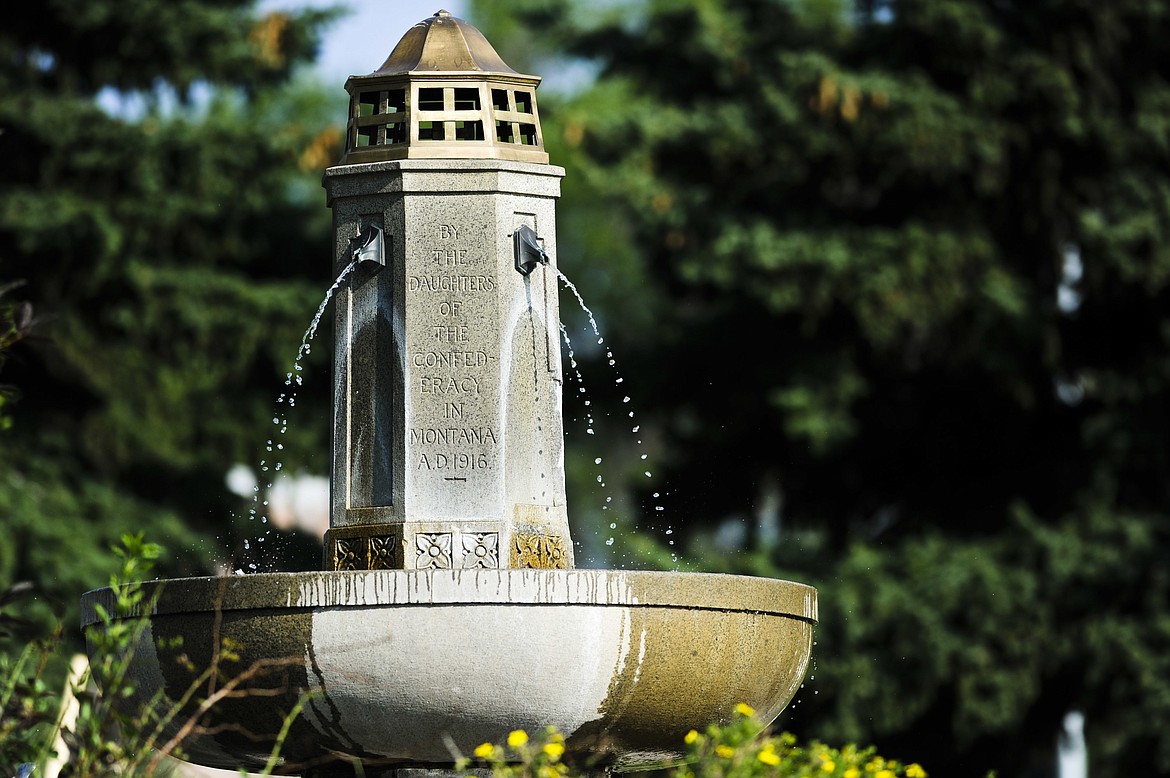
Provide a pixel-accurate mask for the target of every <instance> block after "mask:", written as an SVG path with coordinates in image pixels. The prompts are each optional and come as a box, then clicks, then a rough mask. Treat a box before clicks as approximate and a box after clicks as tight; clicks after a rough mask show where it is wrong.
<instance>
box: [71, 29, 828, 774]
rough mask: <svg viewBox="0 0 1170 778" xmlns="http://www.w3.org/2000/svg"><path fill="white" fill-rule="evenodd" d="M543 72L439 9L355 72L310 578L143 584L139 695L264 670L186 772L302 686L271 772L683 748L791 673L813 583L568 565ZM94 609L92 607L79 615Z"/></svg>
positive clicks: (443, 765)
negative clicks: (561, 749)
mask: <svg viewBox="0 0 1170 778" xmlns="http://www.w3.org/2000/svg"><path fill="white" fill-rule="evenodd" d="M539 81H540V79H539V78H538V77H536V76H530V75H524V74H521V73H517V72H516V71H514V70H512V69H511V68H510V67H508V65H507V64H506V63H505V62H504V61H503V59H501V58H500V56H499V55H498V54H497V53H496V51H495V50H494V49H493V48H492V46H491V44H490V43H488V42H487V40H486V39H485V38H484V37H483V35H482V34H481V33H480V32H479V31H478V30H476V29H475V28H474V27H472V26H471V25H470V24H468V23H467V22H465V21H463V20H460V19H457V18H455V17H452V16H451V15H450V14H448V13H447V12H445V11H440V12H438V13H437V14H435V15H434V16H433V17H431V18H429V19H427V20H424V21H423V22H420V23H419V24H417V25H415V26H414V27H413V28H411V29H410V30H409V31H408V32H407V33H406V34H405V36H404V37H403V38H402V40H401V41H400V42H399V43H398V45H397V46H396V47H395V48H394V49H393V51H392V53H391V54H390V56H389V58H388V59H387V60H386V61H385V63H384V64H383V65H382V66H381V67H380V68H379V69H378V70H376V71H374V72H373V73H370V74H369V75H365V76H352V77H350V79H349V80H348V81H347V82H346V89H347V91H348V92H349V94H350V113H349V117H348V126H347V138H346V150H345V154H344V156H343V158H342V160H341V161H340V163H339V164H338V165H335V166H333V167H331V168H329V169H328V170H327V171H326V173H325V176H324V187H325V190H326V193H327V198H328V203H329V205H330V207H331V208H332V211H333V233H334V256H333V263H332V264H333V269H334V275H335V276H337V275H338V274H339V273H340V272H341V271H342V269H345V268H348V269H350V271H351V272H350V274H349V280H348V283H347V284H344V285H342V286H341V287H340V288H339V289H338V290H337V296H336V300H335V309H334V310H335V313H334V327H335V333H336V337H335V352H334V357H333V370H334V375H333V386H334V395H333V407H334V414H333V416H334V430H333V465H332V468H333V469H332V477H331V495H332V496H331V515H330V529H329V531H328V533H327V534H326V538H325V550H324V560H323V567H324V569H323V570H322V571H320V572H309V573H271V574H256V575H246V576H231V577H224V578H191V579H177V580H169V581H161V582H155V583H152V584H149V585H148V587H149V588H150V590H151V591H152V593H154V594H156V595H157V596H155V597H153V598H152V600H151V601H152V607H151V612H150V614H149V619H150V623H149V629H148V630H147V631H146V633H145V634H143V636H142V637H141V639H140V641H139V643H138V645H137V647H136V653H135V660H134V679H133V680H134V681H135V684H136V689H137V691H136V696H135V698H132V699H131V700H130V701H129V704H138V703H141V702H143V701H147V700H154V701H155V704H162V705H170V706H178V707H179V708H183V706H184V705H186V706H187V709H191V710H193V703H183V702H182V698H183V695H184V694H185V693H186V692H187V690H188V689H189V687H190V686H191V683H192V677H193V675H192V673H193V672H197V671H198V669H199V668H205V667H208V666H210V665H213V664H214V663H215V662H216V661H217V660H218V659H219V658H221V647H222V646H223V644H224V643H223V641H224V639H229V640H230V645H231V646H232V647H233V649H232V650H233V652H234V653H238V655H239V661H238V664H237V665H236V666H237V667H239V668H251V667H261V668H264V670H265V672H262V673H257V674H256V675H255V677H250V678H249V679H248V680H247V683H244V684H241V685H240V687H239V688H240V690H241V692H243V691H244V690H245V689H247V690H251V691H252V692H253V693H250V694H244V693H241V694H238V695H226V696H224V698H223V699H222V700H221V701H220V702H219V704H217V705H216V706H215V707H214V708H213V709H212V710H211V711H210V712H209V713H207V714H206V716H205V717H204V718H203V719H202V720H201V721H200V726H199V727H198V728H196V730H195V731H194V732H192V734H191V735H190V736H189V737H188V738H187V739H186V740H185V742H184V746H183V748H184V754H185V756H186V758H189V759H191V760H192V761H195V762H198V763H200V764H204V765H209V766H214V767H225V768H232V769H235V768H239V767H244V768H251V769H255V768H258V767H260V766H262V765H263V764H264V762H265V760H266V758H267V755H268V750H269V747H270V745H271V743H272V740H273V739H274V738H275V736H276V733H277V732H278V731H279V728H280V726H281V724H282V722H283V713H284V712H286V711H288V710H290V709H292V707H293V706H294V705H295V704H296V703H297V701H298V700H300V699H301V697H302V695H303V694H304V693H306V692H309V693H311V696H310V697H309V698H308V702H307V703H306V704H305V706H304V709H303V713H302V715H300V716H299V717H298V718H297V719H296V720H295V721H294V723H293V725H292V730H291V734H290V737H289V738H288V740H287V742H286V745H285V747H284V751H283V754H284V757H285V764H284V766H283V767H282V769H283V770H284V771H286V772H302V771H308V772H313V773H315V774H325V773H330V772H334V771H339V770H342V769H343V768H344V769H349V768H347V767H346V765H351V764H352V763H354V762H360V763H361V768H362V770H363V771H364V772H367V773H368V772H370V771H371V770H372V771H375V772H387V771H398V770H404V771H410V770H415V769H419V768H425V769H432V770H433V769H439V770H449V769H450V768H451V765H452V763H453V761H454V759H455V757H456V754H457V753H462V754H470V753H471V751H472V749H473V748H474V747H475V746H476V745H477V744H479V743H481V742H484V741H499V740H501V739H502V738H503V737H504V736H505V735H506V734H507V732H508V731H509V730H511V729H515V728H526V729H536V728H539V727H542V726H544V725H554V726H556V727H558V728H559V729H560V730H561V731H562V732H564V733H565V735H566V737H567V743H566V745H567V748H568V750H569V752H570V754H578V755H589V756H591V757H595V758H596V759H597V760H598V762H597V763H598V764H599V765H602V766H604V767H606V768H607V769H618V770H620V769H623V768H630V767H637V766H640V765H645V764H647V763H652V762H657V761H661V760H664V759H667V758H670V757H672V756H675V755H677V754H678V753H679V752H680V750H681V747H682V742H683V741H682V738H683V736H684V734H685V733H686V732H687V731H688V730H689V729H691V728H695V727H702V726H703V725H705V724H707V723H709V722H711V721H718V720H725V719H727V718H728V717H729V716H730V714H731V710H732V708H733V707H734V705H735V704H736V703H739V702H744V703H748V704H749V705H751V706H753V707H754V708H755V709H756V710H757V711H758V712H759V715H760V716H761V718H762V719H763V720H765V721H770V720H772V719H773V718H775V716H777V715H778V714H779V713H780V711H781V710H782V709H783V708H784V707H785V705H786V704H787V703H788V701H789V700H790V699H791V697H792V695H793V694H794V693H795V691H796V689H797V688H798V687H799V685H800V682H801V681H802V680H803V678H804V675H805V672H806V670H807V668H808V663H809V654H810V651H811V644H812V631H813V625H814V624H815V621H816V617H817V598H816V590H814V589H812V588H811V587H808V586H805V585H803V584H799V583H793V582H789V581H780V580H772V579H762V578H750V577H742V576H728V575H713V574H701V573H677V572H671V573H658V572H646V571H613V570H584V569H575V568H574V559H573V543H572V540H571V538H570V535H569V523H568V513H567V506H566V500H565V482H564V481H565V479H564V462H563V458H564V449H563V430H562V421H561V390H562V368H561V354H560V343H559V332H560V323H559V321H560V320H559V308H558V299H557V294H558V287H557V280H556V277H555V274H554V272H553V271H554V269H555V268H556V221H555V213H554V206H555V201H556V199H557V197H558V196H559V192H560V179H561V178H562V176H563V175H564V170H563V169H562V168H559V167H555V166H553V165H550V164H549V163H548V154H547V153H546V152H545V150H544V145H543V137H542V134H541V127H540V121H539V115H538V112H537V103H536V87H537V85H538V83H539ZM351 264H352V265H353V267H352V268H351V267H350V266H351ZM110 602H111V593H110V592H109V590H95V591H92V592H89V593H87V594H86V595H85V596H84V597H83V600H82V610H83V616H82V620H83V626H85V627H86V628H87V629H96V628H97V626H96V625H97V624H99V619H98V618H97V616H96V614H97V608H98V606H103V607H106V608H109V606H110ZM180 658H182V661H180ZM192 668H195V670H194V671H193V670H192ZM211 683H212V684H214V683H215V681H214V680H212V681H211ZM210 691H211V690H210V689H206V690H204V691H203V693H202V694H201V696H204V697H206V696H207V695H208V694H209V693H210ZM181 720H183V715H182V714H180V716H179V717H177V719H176V721H181Z"/></svg>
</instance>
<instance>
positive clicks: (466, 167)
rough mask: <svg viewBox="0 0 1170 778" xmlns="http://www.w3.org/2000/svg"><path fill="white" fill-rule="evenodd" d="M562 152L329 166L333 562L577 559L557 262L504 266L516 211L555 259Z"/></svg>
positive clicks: (528, 563)
mask: <svg viewBox="0 0 1170 778" xmlns="http://www.w3.org/2000/svg"><path fill="white" fill-rule="evenodd" d="M563 175H564V170H563V169H562V168H559V167H554V166H551V165H544V164H535V163H529V162H511V161H504V160H466V159H459V160H443V159H405V160H397V161H387V162H372V163H365V164H353V165H338V166H336V167H332V168H330V169H329V170H327V171H326V173H325V182H324V183H325V188H326V191H327V194H328V199H329V205H330V207H331V208H332V209H333V227H334V268H335V270H336V272H340V271H341V269H343V268H344V267H345V266H346V265H347V264H349V262H350V261H351V259H352V256H353V250H354V246H355V241H356V238H357V235H358V233H359V232H360V231H361V230H362V229H363V227H366V226H367V225H373V226H376V227H378V228H379V229H380V230H381V231H382V233H383V240H384V251H383V256H384V259H385V266H379V265H376V264H374V263H362V264H361V266H360V267H359V268H358V269H357V270H355V271H354V274H353V282H352V284H349V285H348V286H347V287H343V288H342V289H341V290H339V293H338V296H337V301H336V313H335V325H336V326H335V332H336V343H335V352H334V361H333V365H334V371H335V376H334V387H335V389H334V391H335V397H334V432H333V479H332V484H333V486H332V490H333V492H332V507H331V516H330V526H331V529H330V530H329V533H328V534H327V536H326V566H327V569H333V570H340V569H382V568H400V569H416V568H470V567H490V568H495V567H542V568H562V567H571V566H572V557H573V554H572V545H571V541H570V539H569V531H568V520H567V516H566V513H565V482H564V459H563V454H564V451H563V434H562V427H561V362H560V345H559V339H560V333H559V321H560V319H559V312H558V305H557V279H556V278H555V275H554V273H553V271H552V270H551V268H549V267H545V266H538V267H537V268H536V270H535V271H534V272H532V273H531V275H528V276H525V275H522V274H521V273H519V272H518V271H517V270H516V269H515V259H514V252H513V242H512V233H513V232H514V231H515V230H516V228H517V227H519V226H520V225H527V226H529V227H530V228H532V229H533V230H535V232H536V234H537V235H538V236H539V238H540V239H541V241H542V242H543V246H544V248H545V250H546V252H547V253H548V255H549V259H550V264H552V265H553V266H555V263H556V222H555V216H554V205H555V200H556V198H557V197H558V196H559V194H560V179H561V177H562V176H563Z"/></svg>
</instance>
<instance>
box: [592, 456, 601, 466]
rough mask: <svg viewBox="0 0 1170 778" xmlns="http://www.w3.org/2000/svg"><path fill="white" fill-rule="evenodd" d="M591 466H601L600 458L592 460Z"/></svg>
mask: <svg viewBox="0 0 1170 778" xmlns="http://www.w3.org/2000/svg"><path fill="white" fill-rule="evenodd" d="M593 464H595V465H600V464H601V457H598V458H597V459H594V460H593Z"/></svg>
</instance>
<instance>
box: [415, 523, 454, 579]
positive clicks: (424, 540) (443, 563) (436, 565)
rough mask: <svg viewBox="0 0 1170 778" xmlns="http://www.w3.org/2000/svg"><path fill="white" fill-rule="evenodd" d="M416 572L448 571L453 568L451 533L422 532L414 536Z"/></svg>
mask: <svg viewBox="0 0 1170 778" xmlns="http://www.w3.org/2000/svg"><path fill="white" fill-rule="evenodd" d="M414 547H415V552H416V554H417V557H416V558H415V561H414V567H415V569H416V570H426V569H435V570H446V569H450V567H451V533H450V532H420V533H418V534H417V535H415V536H414Z"/></svg>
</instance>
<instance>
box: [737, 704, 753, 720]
mask: <svg viewBox="0 0 1170 778" xmlns="http://www.w3.org/2000/svg"><path fill="white" fill-rule="evenodd" d="M735 712H736V713H738V714H739V715H741V716H745V717H747V718H751V717H752V716H754V715H756V709H755V708H753V707H752V706H751V705H748V704H747V703H746V702H741V703H740V704H738V705H736V706H735Z"/></svg>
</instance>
